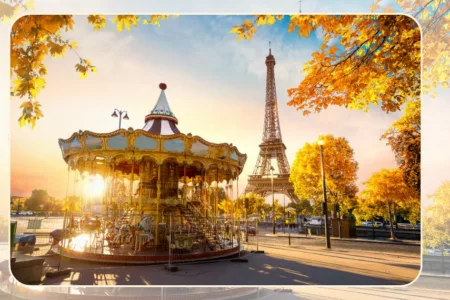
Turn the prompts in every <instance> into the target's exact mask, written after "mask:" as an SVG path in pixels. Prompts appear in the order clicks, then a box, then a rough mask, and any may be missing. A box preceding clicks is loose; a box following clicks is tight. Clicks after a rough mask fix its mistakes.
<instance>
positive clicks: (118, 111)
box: [111, 108, 130, 129]
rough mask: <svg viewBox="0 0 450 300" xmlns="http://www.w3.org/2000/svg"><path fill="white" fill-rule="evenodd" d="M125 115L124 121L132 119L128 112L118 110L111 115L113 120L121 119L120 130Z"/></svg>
mask: <svg viewBox="0 0 450 300" xmlns="http://www.w3.org/2000/svg"><path fill="white" fill-rule="evenodd" d="M117 113H119V115H117ZM123 113H125V116H123V119H124V120H129V119H130V118H129V117H128V112H127V111H126V110H118V109H117V108H114V112H113V113H112V115H111V117H113V118H117V117H119V129H120V128H121V125H122V114H123Z"/></svg>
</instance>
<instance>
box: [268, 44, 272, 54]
mask: <svg viewBox="0 0 450 300" xmlns="http://www.w3.org/2000/svg"><path fill="white" fill-rule="evenodd" d="M271 44H272V42H271V41H269V55H271V54H272V47H271V46H270V45H271Z"/></svg>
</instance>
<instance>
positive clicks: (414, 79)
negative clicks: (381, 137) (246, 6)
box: [231, 1, 450, 115]
mask: <svg viewBox="0 0 450 300" xmlns="http://www.w3.org/2000/svg"><path fill="white" fill-rule="evenodd" d="M378 2H379V1H375V6H377V5H378ZM273 21H274V17H273V16H266V15H260V16H256V17H255V21H254V22H252V21H250V20H246V21H245V22H244V23H243V24H242V25H240V26H235V27H234V28H233V29H232V30H231V32H233V33H235V34H236V35H237V38H238V40H240V39H251V38H252V37H253V35H254V34H255V32H256V26H259V25H267V24H269V25H270V24H273ZM319 28H320V29H321V30H322V32H323V34H322V38H323V40H324V43H323V44H322V45H321V47H320V51H315V52H313V53H312V60H311V61H309V62H308V63H306V64H305V67H304V69H303V71H304V72H305V74H306V75H305V78H304V80H303V81H302V82H301V83H300V84H299V85H298V87H297V88H291V89H289V90H288V95H289V97H290V98H291V100H290V101H289V103H288V104H289V105H291V106H294V107H296V109H297V110H302V111H303V115H308V114H309V113H311V111H315V112H320V111H321V110H322V109H326V108H327V107H329V106H330V105H339V106H344V107H346V108H352V109H361V110H365V111H367V110H368V109H369V107H370V106H371V105H381V109H382V110H384V111H385V112H395V111H398V110H400V107H401V106H402V104H403V103H405V101H406V99H409V98H414V97H418V94H419V91H420V31H419V29H418V27H417V26H416V24H415V22H414V21H413V20H411V19H410V18H408V17H406V16H403V15H400V16H354V15H351V16H301V15H292V16H290V19H289V25H288V32H294V31H296V30H297V33H298V35H299V37H301V38H308V37H309V36H310V34H311V32H313V31H314V30H317V29H319ZM448 73H450V72H447V74H448ZM398 74H402V75H401V76H398ZM444 77H445V78H444ZM446 78H447V77H446V76H444V75H443V76H441V78H440V79H441V80H445V79H446ZM368 83H370V84H368ZM399 93H402V95H401V96H400V95H399Z"/></svg>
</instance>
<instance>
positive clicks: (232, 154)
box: [230, 151, 239, 161]
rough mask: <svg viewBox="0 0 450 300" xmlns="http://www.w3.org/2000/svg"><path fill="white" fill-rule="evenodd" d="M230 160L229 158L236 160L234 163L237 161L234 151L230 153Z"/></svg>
mask: <svg viewBox="0 0 450 300" xmlns="http://www.w3.org/2000/svg"><path fill="white" fill-rule="evenodd" d="M230 158H231V159H232V160H236V161H237V160H238V159H239V157H238V155H237V153H236V151H233V153H231V156H230Z"/></svg>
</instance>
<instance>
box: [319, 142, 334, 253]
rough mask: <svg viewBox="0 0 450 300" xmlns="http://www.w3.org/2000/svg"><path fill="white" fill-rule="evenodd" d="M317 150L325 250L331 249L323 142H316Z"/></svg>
mask: <svg viewBox="0 0 450 300" xmlns="http://www.w3.org/2000/svg"><path fill="white" fill-rule="evenodd" d="M318 144H319V148H320V160H321V162H322V189H323V206H322V207H323V214H324V215H325V237H326V245H327V248H328V249H329V248H331V245H330V233H329V232H328V205H327V186H326V183H325V168H324V161H323V145H324V141H323V140H319V141H318Z"/></svg>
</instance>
